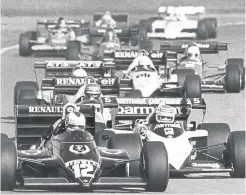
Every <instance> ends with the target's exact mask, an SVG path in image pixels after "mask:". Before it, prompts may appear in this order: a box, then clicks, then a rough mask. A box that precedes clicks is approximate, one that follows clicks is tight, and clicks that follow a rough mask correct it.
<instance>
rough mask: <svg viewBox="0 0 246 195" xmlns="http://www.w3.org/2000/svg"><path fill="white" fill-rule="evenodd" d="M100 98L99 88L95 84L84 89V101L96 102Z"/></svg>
mask: <svg viewBox="0 0 246 195" xmlns="http://www.w3.org/2000/svg"><path fill="white" fill-rule="evenodd" d="M100 96H101V87H100V86H99V85H98V84H97V83H90V84H88V85H86V87H85V99H87V100H90V101H92V100H96V99H99V98H100Z"/></svg>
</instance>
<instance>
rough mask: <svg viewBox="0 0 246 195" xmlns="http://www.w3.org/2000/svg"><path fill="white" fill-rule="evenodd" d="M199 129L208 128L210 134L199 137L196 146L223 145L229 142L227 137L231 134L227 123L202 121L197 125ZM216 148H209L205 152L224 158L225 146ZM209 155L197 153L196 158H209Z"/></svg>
mask: <svg viewBox="0 0 246 195" xmlns="http://www.w3.org/2000/svg"><path fill="white" fill-rule="evenodd" d="M197 129H204V130H207V132H208V136H207V137H202V138H197V139H196V145H195V148H202V147H209V146H213V145H221V146H222V145H223V144H224V143H226V142H227V139H228V137H229V135H230V131H231V130H230V127H229V125H228V124H226V123H202V124H199V125H198V126H197ZM215 147H216V148H215V149H211V150H207V151H206V152H205V153H206V154H208V155H210V156H212V157H215V158H218V159H220V160H222V159H223V156H222V154H223V150H224V149H225V148H224V147H223V146H222V147H218V146H215ZM207 159H210V160H211V158H209V157H207V156H205V155H203V154H200V153H197V157H196V160H207Z"/></svg>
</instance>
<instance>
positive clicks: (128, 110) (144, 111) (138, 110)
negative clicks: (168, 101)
mask: <svg viewBox="0 0 246 195" xmlns="http://www.w3.org/2000/svg"><path fill="white" fill-rule="evenodd" d="M155 109H156V106H139V107H138V106H125V107H123V106H119V107H118V113H117V114H119V115H131V114H134V115H138V114H140V115H148V114H150V113H152V112H154V111H155ZM176 114H178V115H184V114H189V112H188V113H184V111H183V109H182V108H180V107H178V108H176Z"/></svg>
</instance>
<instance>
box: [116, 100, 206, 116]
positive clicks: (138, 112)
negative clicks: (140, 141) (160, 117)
mask: <svg viewBox="0 0 246 195" xmlns="http://www.w3.org/2000/svg"><path fill="white" fill-rule="evenodd" d="M117 100H118V104H119V108H118V113H117V115H116V120H136V119H145V118H146V117H147V116H148V115H149V114H150V113H152V112H153V111H154V110H155V109H156V107H157V106H158V105H159V103H160V102H161V101H164V102H165V103H166V104H167V105H170V106H173V107H175V108H176V109H177V112H176V116H175V117H176V120H187V119H188V117H189V115H190V112H191V109H203V110H205V109H206V104H205V101H204V99H202V98H117Z"/></svg>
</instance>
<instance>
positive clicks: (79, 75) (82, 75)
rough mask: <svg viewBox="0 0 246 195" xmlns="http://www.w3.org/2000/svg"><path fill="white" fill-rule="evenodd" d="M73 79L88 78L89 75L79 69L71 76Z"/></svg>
mask: <svg viewBox="0 0 246 195" xmlns="http://www.w3.org/2000/svg"><path fill="white" fill-rule="evenodd" d="M71 76H72V77H87V76H88V75H87V73H86V71H85V70H84V69H82V68H79V69H75V70H74V71H73V72H72V74H71Z"/></svg>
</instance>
